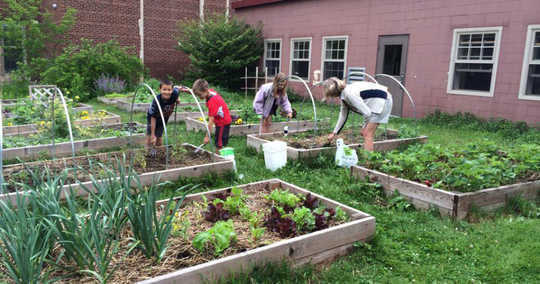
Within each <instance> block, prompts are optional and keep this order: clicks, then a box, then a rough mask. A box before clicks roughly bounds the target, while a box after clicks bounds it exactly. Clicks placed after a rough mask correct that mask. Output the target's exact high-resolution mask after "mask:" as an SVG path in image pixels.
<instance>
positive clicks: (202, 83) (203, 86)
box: [193, 79, 208, 93]
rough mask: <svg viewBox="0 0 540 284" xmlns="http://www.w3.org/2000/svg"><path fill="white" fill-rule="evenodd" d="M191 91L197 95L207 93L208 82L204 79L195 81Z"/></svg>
mask: <svg viewBox="0 0 540 284" xmlns="http://www.w3.org/2000/svg"><path fill="white" fill-rule="evenodd" d="M193 91H194V92H197V93H200V92H206V91H208V82H206V80H205V79H197V81H195V83H193Z"/></svg>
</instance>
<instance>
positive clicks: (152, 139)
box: [150, 135, 157, 146]
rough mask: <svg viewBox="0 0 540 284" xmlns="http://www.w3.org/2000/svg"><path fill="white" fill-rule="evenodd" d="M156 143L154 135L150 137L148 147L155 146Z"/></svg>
mask: <svg viewBox="0 0 540 284" xmlns="http://www.w3.org/2000/svg"><path fill="white" fill-rule="evenodd" d="M156 142H157V137H156V135H152V136H150V145H152V146H156Z"/></svg>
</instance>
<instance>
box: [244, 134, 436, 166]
mask: <svg viewBox="0 0 540 284" xmlns="http://www.w3.org/2000/svg"><path fill="white" fill-rule="evenodd" d="M388 131H389V133H390V131H392V132H394V131H395V130H390V129H389V130H388ZM296 132H302V130H299V131H296ZM276 134H281V133H280V132H273V133H266V134H261V135H258V134H251V135H248V137H247V145H248V147H252V148H255V149H256V150H257V152H259V153H260V152H262V145H263V144H265V143H268V142H270V140H266V139H265V138H266V137H269V136H273V135H276ZM293 134H294V133H293ZM427 138H428V137H427V136H419V137H414V138H400V139H389V140H382V141H376V142H374V145H373V146H374V150H375V151H389V150H394V149H396V148H398V147H400V146H402V145H409V144H413V143H425V142H426V141H427ZM348 146H349V147H351V148H353V149H356V148H359V147H362V146H363V144H361V143H360V144H350V145H348ZM335 153H336V147H320V148H310V149H306V148H294V147H291V146H289V145H287V158H288V159H292V160H296V159H305V158H313V157H317V156H318V155H320V154H330V155H334V154H335Z"/></svg>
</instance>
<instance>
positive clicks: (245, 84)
mask: <svg viewBox="0 0 540 284" xmlns="http://www.w3.org/2000/svg"><path fill="white" fill-rule="evenodd" d="M247 75H248V72H247V66H246V69H245V72H244V99H247V85H248V84H247Z"/></svg>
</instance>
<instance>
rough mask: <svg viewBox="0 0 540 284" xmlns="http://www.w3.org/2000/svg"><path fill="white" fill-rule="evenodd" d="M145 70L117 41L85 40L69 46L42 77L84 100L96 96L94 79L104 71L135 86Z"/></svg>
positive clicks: (136, 58)
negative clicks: (96, 42) (95, 41)
mask: <svg viewBox="0 0 540 284" xmlns="http://www.w3.org/2000/svg"><path fill="white" fill-rule="evenodd" d="M143 72H144V66H143V64H142V63H141V61H140V60H139V58H138V57H137V56H135V55H132V54H130V49H129V48H127V47H122V46H120V44H119V43H118V42H117V41H113V40H111V41H108V42H106V43H98V44H94V43H93V42H92V41H91V40H87V39H82V40H81V43H80V44H78V45H70V46H68V47H66V48H65V49H64V52H63V53H62V54H61V55H59V56H58V57H56V58H55V59H54V61H53V64H51V65H50V66H49V67H48V68H47V69H46V70H45V71H44V72H42V73H41V77H42V80H43V82H44V83H50V84H55V85H57V86H59V87H61V88H65V89H67V90H69V91H70V94H71V95H73V96H75V95H78V96H79V97H80V98H81V100H83V101H84V100H88V99H90V98H92V97H94V96H96V94H97V93H96V92H95V91H94V89H95V81H96V79H98V78H99V76H101V75H102V74H105V75H108V76H112V77H118V78H120V79H123V80H125V81H126V82H127V83H128V86H133V85H134V84H135V83H136V82H137V80H138V78H139V77H140V76H141V75H142V74H143Z"/></svg>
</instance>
